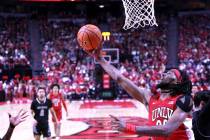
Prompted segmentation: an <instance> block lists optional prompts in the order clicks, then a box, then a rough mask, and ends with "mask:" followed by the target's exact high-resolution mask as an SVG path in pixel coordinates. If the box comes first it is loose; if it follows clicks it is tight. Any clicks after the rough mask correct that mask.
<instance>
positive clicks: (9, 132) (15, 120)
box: [3, 109, 28, 140]
mask: <svg viewBox="0 0 210 140" xmlns="http://www.w3.org/2000/svg"><path fill="white" fill-rule="evenodd" d="M27 116H28V115H26V111H23V110H22V109H21V110H20V111H19V113H18V115H17V116H13V117H12V116H11V115H10V114H9V121H10V125H9V129H8V130H7V133H6V134H5V136H4V137H3V140H10V138H11V136H12V133H13V130H14V128H15V127H16V126H17V125H18V124H20V123H21V122H23V121H25V119H26V117H27Z"/></svg>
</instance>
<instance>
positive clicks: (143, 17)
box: [122, 0, 158, 30]
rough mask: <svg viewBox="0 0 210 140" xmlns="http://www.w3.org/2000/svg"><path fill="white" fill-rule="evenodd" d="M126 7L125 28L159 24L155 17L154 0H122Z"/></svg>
mask: <svg viewBox="0 0 210 140" xmlns="http://www.w3.org/2000/svg"><path fill="white" fill-rule="evenodd" d="M122 1H123V6H124V8H125V24H124V27H123V29H125V30H127V29H130V28H139V27H145V26H154V25H156V26H158V24H157V22H156V19H155V12H154V0H122Z"/></svg>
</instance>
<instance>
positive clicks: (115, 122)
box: [109, 115, 126, 131]
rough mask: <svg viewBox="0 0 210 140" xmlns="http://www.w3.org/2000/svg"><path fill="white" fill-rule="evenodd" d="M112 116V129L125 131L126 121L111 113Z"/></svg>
mask: <svg viewBox="0 0 210 140" xmlns="http://www.w3.org/2000/svg"><path fill="white" fill-rule="evenodd" d="M109 116H110V117H111V127H112V130H117V131H125V127H126V122H125V121H123V120H122V119H120V118H117V117H115V116H113V115H109Z"/></svg>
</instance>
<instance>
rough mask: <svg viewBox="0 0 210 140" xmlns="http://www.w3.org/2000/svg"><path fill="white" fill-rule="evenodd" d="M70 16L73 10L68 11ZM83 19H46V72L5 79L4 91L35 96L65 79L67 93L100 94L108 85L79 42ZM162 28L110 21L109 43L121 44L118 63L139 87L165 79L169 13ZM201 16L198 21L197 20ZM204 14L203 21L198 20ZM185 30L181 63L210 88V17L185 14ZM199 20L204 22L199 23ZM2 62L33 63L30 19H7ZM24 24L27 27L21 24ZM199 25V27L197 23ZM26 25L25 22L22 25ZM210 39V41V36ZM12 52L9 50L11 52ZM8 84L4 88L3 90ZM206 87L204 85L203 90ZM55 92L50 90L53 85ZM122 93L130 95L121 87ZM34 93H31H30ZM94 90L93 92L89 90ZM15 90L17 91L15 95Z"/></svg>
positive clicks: (1, 39) (1, 38) (1, 37)
mask: <svg viewBox="0 0 210 140" xmlns="http://www.w3.org/2000/svg"><path fill="white" fill-rule="evenodd" d="M68 16H69V15H68ZM81 19H82V20H79V19H76V21H74V20H63V19H56V20H55V19H47V20H43V19H42V20H40V34H41V39H40V42H41V44H42V46H43V51H42V67H43V70H44V73H43V74H42V76H40V77H33V78H29V77H28V78H27V77H26V78H25V79H19V78H18V77H17V78H16V79H12V80H10V81H1V82H0V90H2V92H6V95H7V99H12V97H13V96H14V97H19V96H20V97H24V96H25V97H30V98H33V97H34V94H35V87H36V85H39V84H43V83H44V84H46V85H47V87H50V85H51V84H52V83H59V84H60V86H61V87H62V89H61V90H62V92H63V93H64V94H65V95H66V97H68V98H74V99H76V98H79V99H86V98H96V99H97V98H98V96H97V94H98V91H97V89H100V88H101V86H102V85H100V84H99V83H97V82H95V80H96V73H95V70H96V65H95V63H94V61H93V60H92V58H90V57H88V56H87V54H85V53H84V52H83V51H82V50H81V48H80V47H79V46H78V44H77V40H76V33H77V31H78V29H79V27H80V26H81V25H82V24H84V23H83V22H84V18H81ZM158 19H159V20H160V21H159V22H158V23H159V26H158V27H151V28H144V29H139V30H134V31H132V32H125V31H123V30H122V28H121V27H122V23H123V20H124V19H121V18H115V17H110V18H109V19H108V20H107V25H108V27H109V29H110V31H111V33H112V34H111V36H110V40H109V41H104V44H103V47H105V48H107V47H110V48H118V49H119V50H120V62H119V63H118V64H115V66H116V67H117V68H119V69H120V71H121V73H122V74H123V75H125V76H126V77H128V78H129V79H131V80H132V81H134V83H135V84H137V85H138V86H143V87H147V88H151V87H153V86H154V85H156V84H157V83H158V82H159V80H160V79H161V74H162V72H163V71H164V70H165V67H166V66H165V65H166V62H167V51H166V46H167V44H166V41H167V38H166V32H167V28H166V26H167V24H168V23H167V19H166V17H164V16H163V17H160V18H158ZM195 19H196V20H195ZM198 19H199V20H198ZM180 20H182V22H181V24H180V27H179V30H180V31H179V32H180V35H179V36H180V40H179V54H178V55H179V62H180V65H179V68H180V69H182V70H186V71H187V72H188V74H189V75H190V78H191V80H192V82H193V85H194V86H195V87H199V88H201V87H202V89H206V88H209V84H208V82H209V77H210V76H208V74H209V73H210V72H209V61H210V60H209V58H210V55H209V54H210V46H209V44H210V43H208V41H209V30H210V27H209V26H208V24H207V23H209V20H210V18H209V17H208V16H205V15H204V16H183V17H181V18H180ZM198 21H199V23H197V22H198ZM0 22H1V26H0V27H1V30H0V31H1V34H0V42H1V43H0V45H1V46H0V48H1V50H8V51H1V50H0V51H1V56H0V59H1V60H0V62H1V65H2V64H3V65H5V64H7V63H6V62H7V61H8V59H10V58H12V60H13V64H20V63H21V64H25V65H30V62H29V59H28V58H29V56H28V54H27V52H29V48H30V43H29V42H28V33H27V24H26V21H25V20H18V19H12V20H11V19H8V20H1V21H0ZM20 25H21V28H20V27H19V26H20ZM195 25H196V26H197V25H199V26H197V28H194V26H195ZM22 26H23V27H22ZM209 42H210V41H209ZM6 52H7V53H6ZM3 89H4V91H3ZM202 89H201V90H202ZM47 90H48V91H49V89H47ZM116 91H117V92H118V93H119V94H117V98H123V96H124V95H127V94H126V93H125V92H124V91H123V90H122V89H121V88H120V87H118V86H116ZM29 93H30V94H29ZM87 93H89V94H87ZM11 95H13V96H11Z"/></svg>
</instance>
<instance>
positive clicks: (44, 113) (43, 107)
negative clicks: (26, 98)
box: [31, 87, 58, 140]
mask: <svg viewBox="0 0 210 140" xmlns="http://www.w3.org/2000/svg"><path fill="white" fill-rule="evenodd" d="M49 110H50V111H51V113H52V115H53V117H55V119H56V122H58V120H57V117H56V115H55V112H54V110H53V108H52V102H51V100H49V99H47V98H46V91H45V88H44V87H39V88H38V90H37V98H36V99H35V100H33V102H32V104H31V112H32V115H33V116H34V119H35V123H34V126H33V133H34V137H35V140H40V136H41V135H43V137H44V139H45V140H50V139H51V138H50V137H51V132H50V127H49V122H48V119H49V118H48V116H49Z"/></svg>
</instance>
